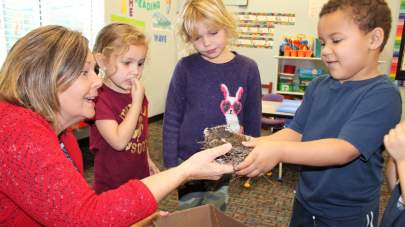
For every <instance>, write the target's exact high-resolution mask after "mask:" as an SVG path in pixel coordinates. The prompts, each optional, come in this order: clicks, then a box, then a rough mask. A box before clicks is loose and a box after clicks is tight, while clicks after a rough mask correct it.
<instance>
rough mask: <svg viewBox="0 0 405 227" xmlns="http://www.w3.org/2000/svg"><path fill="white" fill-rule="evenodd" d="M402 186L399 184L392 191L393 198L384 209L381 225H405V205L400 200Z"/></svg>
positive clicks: (397, 226)
mask: <svg viewBox="0 0 405 227" xmlns="http://www.w3.org/2000/svg"><path fill="white" fill-rule="evenodd" d="M400 197H401V188H400V184H397V185H396V186H395V188H394V190H393V191H392V194H391V198H390V200H389V201H388V204H387V207H386V208H385V210H384V216H383V218H382V220H381V227H400V226H401V227H403V226H405V205H404V204H403V201H400V200H399V198H400Z"/></svg>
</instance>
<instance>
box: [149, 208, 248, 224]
mask: <svg viewBox="0 0 405 227" xmlns="http://www.w3.org/2000/svg"><path fill="white" fill-rule="evenodd" d="M154 226H156V227H190V226H192V227H247V226H246V225H244V224H242V223H241V222H239V221H236V220H235V219H233V218H231V217H228V216H226V215H225V214H224V213H222V212H221V211H219V210H218V209H217V208H215V207H214V206H212V205H204V206H199V207H194V208H191V209H187V210H181V211H175V212H173V213H171V214H170V215H168V216H166V217H160V218H159V219H157V220H156V221H155V222H154Z"/></svg>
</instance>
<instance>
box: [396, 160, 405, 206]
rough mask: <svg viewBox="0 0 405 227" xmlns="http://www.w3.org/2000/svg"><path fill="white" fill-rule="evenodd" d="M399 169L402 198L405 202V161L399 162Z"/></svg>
mask: <svg viewBox="0 0 405 227" xmlns="http://www.w3.org/2000/svg"><path fill="white" fill-rule="evenodd" d="M397 168H398V176H399V182H400V185H401V192H402V194H401V196H402V200H404V198H405V162H404V161H400V162H397Z"/></svg>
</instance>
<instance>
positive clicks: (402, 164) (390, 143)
mask: <svg viewBox="0 0 405 227" xmlns="http://www.w3.org/2000/svg"><path fill="white" fill-rule="evenodd" d="M384 144H385V147H386V148H387V151H388V152H389V153H390V155H391V158H392V159H393V160H395V164H396V167H397V174H398V177H399V182H400V185H401V191H402V198H405V121H402V122H401V123H399V124H397V125H396V126H395V128H393V129H391V130H390V132H389V133H388V134H387V135H386V136H385V137H384Z"/></svg>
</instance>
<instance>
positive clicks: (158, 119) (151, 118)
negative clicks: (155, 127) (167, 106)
mask: <svg viewBox="0 0 405 227" xmlns="http://www.w3.org/2000/svg"><path fill="white" fill-rule="evenodd" d="M163 115H164V114H163V113H161V114H158V115H155V116H153V117H150V118H148V122H149V123H153V122H156V121H161V120H162V119H163Z"/></svg>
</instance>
